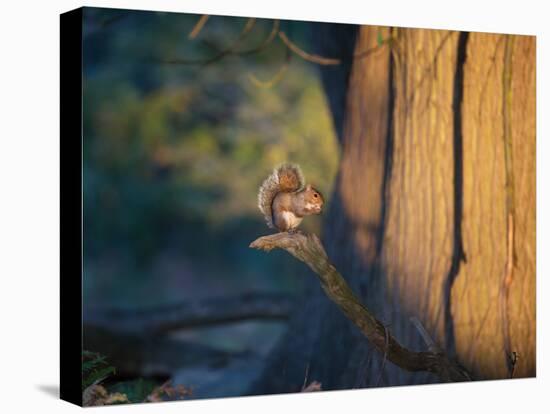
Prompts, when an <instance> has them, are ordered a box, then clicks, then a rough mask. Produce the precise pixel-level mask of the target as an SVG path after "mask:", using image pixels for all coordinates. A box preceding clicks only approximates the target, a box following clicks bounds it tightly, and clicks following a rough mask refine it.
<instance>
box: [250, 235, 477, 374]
mask: <svg viewBox="0 0 550 414" xmlns="http://www.w3.org/2000/svg"><path fill="white" fill-rule="evenodd" d="M250 247H252V248H255V249H259V250H265V251H270V250H273V249H275V248H280V249H284V250H286V251H287V252H289V253H290V254H291V255H293V256H294V257H295V258H297V259H298V260H300V261H302V262H304V263H305V264H307V265H308V266H309V267H310V268H311V270H313V271H314V272H315V273H316V274H317V276H318V277H319V281H320V283H321V287H322V288H323V290H324V291H325V293H326V295H327V296H328V297H329V299H330V300H332V301H333V302H334V303H335V304H336V305H337V306H338V307H339V308H340V310H341V311H342V312H343V313H344V314H345V315H346V317H347V318H348V319H349V320H350V321H352V322H353V323H354V324H355V325H356V326H357V327H358V328H359V329H360V330H361V332H362V333H363V335H365V337H366V338H367V339H368V341H369V342H370V343H371V344H372V345H373V346H374V347H375V348H376V349H377V350H378V351H379V352H381V353H385V352H386V353H387V358H388V360H389V361H391V362H392V363H394V364H395V365H397V366H399V367H401V368H403V369H405V370H407V371H428V372H432V373H434V374H436V375H438V376H439V378H440V379H441V380H443V381H469V380H471V379H472V377H471V376H470V375H469V374H468V372H467V371H466V370H465V369H464V368H463V367H462V366H461V365H460V364H459V363H458V362H455V361H453V360H451V359H449V358H448V357H447V356H446V355H445V354H443V353H434V352H415V351H411V350H409V349H407V348H405V347H403V346H402V345H401V344H400V343H399V342H397V340H396V339H395V338H394V337H393V336H392V335H391V334H390V333H389V331H387V328H386V327H385V326H384V325H383V324H382V323H381V322H380V321H379V320H377V319H376V317H375V316H374V315H373V314H372V313H371V312H370V310H368V309H367V308H366V307H365V306H364V305H363V304H362V303H361V302H360V301H359V299H358V298H357V297H356V296H355V294H354V293H353V291H352V290H351V288H350V287H349V285H348V284H347V283H346V281H345V279H344V278H343V277H342V275H341V274H340V273H338V271H337V270H336V268H335V267H334V266H333V265H332V264H331V263H330V262H329V259H328V256H327V253H326V251H325V249H324V248H323V245H322V244H321V241H320V240H319V238H318V237H317V236H316V235H314V234H307V235H306V234H303V233H294V234H289V233H277V234H273V235H270V236H264V237H260V238H259V239H257V240H255V241H254V242H252V243H251V244H250Z"/></svg>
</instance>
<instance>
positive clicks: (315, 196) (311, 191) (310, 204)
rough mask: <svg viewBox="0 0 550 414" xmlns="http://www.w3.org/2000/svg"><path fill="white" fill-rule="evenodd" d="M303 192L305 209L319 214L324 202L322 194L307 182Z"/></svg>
mask: <svg viewBox="0 0 550 414" xmlns="http://www.w3.org/2000/svg"><path fill="white" fill-rule="evenodd" d="M304 193H305V194H304V195H305V197H304V201H305V210H306V211H307V212H308V213H310V214H321V212H322V210H323V204H324V203H325V200H324V198H323V195H322V194H321V193H320V192H319V191H317V190H316V189H315V188H313V187H312V186H311V185H309V184H308V185H307V186H306V188H305V191H304Z"/></svg>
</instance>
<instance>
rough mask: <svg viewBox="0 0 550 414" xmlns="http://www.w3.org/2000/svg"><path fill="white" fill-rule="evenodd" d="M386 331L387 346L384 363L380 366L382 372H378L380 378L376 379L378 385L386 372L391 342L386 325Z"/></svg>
mask: <svg viewBox="0 0 550 414" xmlns="http://www.w3.org/2000/svg"><path fill="white" fill-rule="evenodd" d="M384 329H385V333H386V346H385V348H384V358H383V359H382V365H381V366H380V373H379V374H378V379H377V380H376V386H377V387H378V385H379V384H380V380H381V379H382V374H384V368H386V360H387V359H388V345H389V342H390V337H389V335H390V333H389V331H388V328H387V327H386V326H384Z"/></svg>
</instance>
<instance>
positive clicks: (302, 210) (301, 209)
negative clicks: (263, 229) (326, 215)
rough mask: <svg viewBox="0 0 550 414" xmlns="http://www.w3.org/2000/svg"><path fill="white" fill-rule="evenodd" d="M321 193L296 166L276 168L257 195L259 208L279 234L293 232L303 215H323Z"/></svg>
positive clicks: (286, 164)
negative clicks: (306, 180)
mask: <svg viewBox="0 0 550 414" xmlns="http://www.w3.org/2000/svg"><path fill="white" fill-rule="evenodd" d="M323 204H324V199H323V196H322V194H321V193H320V192H319V191H318V190H316V189H315V188H313V187H312V186H311V185H310V184H307V185H306V184H305V180H304V176H303V174H302V171H301V169H300V167H299V166H298V165H297V164H290V163H285V164H281V165H280V166H278V167H276V168H275V169H274V170H273V172H272V173H271V175H270V176H269V177H267V178H266V179H265V181H264V182H263V183H262V185H261V186H260V191H259V192H258V207H259V208H260V211H261V212H262V213H263V215H264V217H265V220H266V222H267V225H268V227H270V228H274V229H277V230H279V231H280V232H284V231H288V232H293V231H295V230H296V228H297V227H298V225H299V224H300V223H301V222H302V219H303V218H304V216H309V215H312V214H321V210H322V207H323Z"/></svg>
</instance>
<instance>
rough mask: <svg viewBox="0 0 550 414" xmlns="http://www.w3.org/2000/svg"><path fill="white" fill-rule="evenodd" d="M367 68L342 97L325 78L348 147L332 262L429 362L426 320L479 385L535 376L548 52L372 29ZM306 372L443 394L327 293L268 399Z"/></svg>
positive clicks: (524, 44) (330, 379) (329, 385)
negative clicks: (538, 67) (390, 356)
mask: <svg viewBox="0 0 550 414" xmlns="http://www.w3.org/2000/svg"><path fill="white" fill-rule="evenodd" d="M351 30H352V29H351V28H350V31H351ZM340 35H341V33H340V34H339V36H340ZM387 39H391V41H386V40H387ZM324 45H331V43H330V42H324V43H323V44H321V45H317V46H318V51H319V52H322V51H323V47H324ZM373 48H374V49H375V51H374V52H372V53H369V54H367V55H366V56H362V53H363V52H364V51H365V50H372V49H373ZM355 55H356V57H355V58H353V59H352V63H351V65H350V67H349V71H348V72H349V73H344V74H343V75H344V76H343V77H341V78H340V79H341V80H340V82H339V83H335V82H332V83H331V82H327V80H326V79H327V76H328V74H329V73H330V71H337V70H338V69H334V68H322V69H321V71H322V74H323V79H324V80H325V82H324V84H325V88H326V92H327V96H328V98H329V102H330V103H331V109H332V111H333V114H334V119H335V126H336V130H337V131H338V133H339V139H340V142H341V145H342V158H341V163H340V170H339V173H338V178H337V180H336V185H335V189H334V193H333V194H332V196H331V200H330V201H331V206H330V211H329V214H328V216H327V218H326V222H325V229H324V233H323V242H324V244H325V246H326V247H327V252H328V255H329V258H330V260H331V261H332V262H333V263H334V265H335V266H336V268H338V270H339V271H340V272H341V273H342V275H343V276H344V277H345V278H346V280H347V282H348V283H349V285H350V286H351V287H352V289H353V290H354V291H355V292H356V294H357V295H359V297H360V298H361V300H363V301H364V303H365V304H366V305H367V306H368V307H369V308H370V309H371V310H372V311H373V312H374V313H375V314H376V315H377V317H378V318H379V319H380V320H382V321H383V322H384V323H386V324H387V325H388V327H389V328H390V329H391V331H392V333H393V334H394V335H395V337H396V338H397V339H398V340H399V341H400V342H401V343H402V344H404V345H405V346H407V347H408V348H410V349H416V350H422V349H423V348H424V347H425V344H424V342H423V341H422V338H421V337H420V335H419V333H418V331H417V330H416V329H415V327H414V325H413V324H412V323H411V321H410V318H411V317H417V318H419V320H420V321H421V322H422V324H423V325H424V326H425V327H426V329H427V331H428V332H429V334H430V335H431V336H432V337H433V339H434V340H435V341H436V342H437V343H438V344H439V345H440V346H441V347H442V348H444V349H445V350H446V352H447V353H448V354H449V355H451V356H455V357H456V358H457V359H458V360H459V361H460V362H461V363H462V364H463V365H464V366H465V367H466V368H467V369H468V370H469V371H470V372H473V373H474V374H475V375H476V377H477V378H479V379H485V378H507V377H510V376H514V377H520V376H533V375H535V251H536V250H535V207H536V205H535V203H536V197H535V147H536V145H535V144H536V142H535V39H534V38H533V37H528V36H510V35H496V34H481V33H461V32H452V31H436V30H422V29H389V28H379V27H373V26H362V27H361V28H360V29H359V31H358V33H357V36H356V40H355ZM359 56H362V57H361V58H359ZM344 69H345V68H344ZM341 70H343V69H341ZM340 75H342V73H340ZM342 79H344V80H343V81H342ZM346 79H347V80H346ZM342 88H344V89H343V90H344V91H346V92H345V93H343V92H342ZM342 96H344V97H345V99H342ZM338 102H343V103H342V105H343V108H338ZM305 372H307V375H308V378H309V380H316V381H319V382H321V383H322V384H323V389H339V388H352V387H363V386H384V385H395V384H411V383H426V382H434V381H437V379H436V378H435V377H434V376H432V375H431V374H426V373H410V372H407V371H404V370H403V369H401V368H398V367H397V366H395V365H393V364H391V363H390V362H388V361H385V360H384V357H383V355H382V354H381V353H380V352H378V351H377V350H375V349H373V348H372V347H370V346H369V344H368V343H366V341H365V339H364V337H362V336H361V335H360V333H359V332H357V330H356V329H355V327H354V326H353V325H352V324H351V323H350V322H349V321H348V320H346V318H345V317H344V316H343V315H342V314H341V313H340V312H339V310H338V309H336V307H335V306H334V305H333V304H331V303H329V302H328V301H326V300H324V298H323V294H322V292H321V291H320V290H319V289H316V288H315V287H312V290H311V291H310V292H309V293H308V299H307V301H306V302H305V303H304V306H303V309H302V311H301V312H299V313H298V314H296V315H295V317H294V318H293V320H292V322H291V327H290V330H289V333H288V335H287V337H286V338H285V340H284V341H283V342H282V343H281V344H280V346H279V348H278V349H277V350H276V352H275V353H274V355H273V357H272V358H271V360H270V362H269V364H268V366H267V368H266V373H265V375H264V377H263V378H262V380H261V381H259V383H258V384H257V390H262V391H267V392H288V391H293V390H294V388H298V387H299V386H300V384H301V382H303V379H304V375H305Z"/></svg>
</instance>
